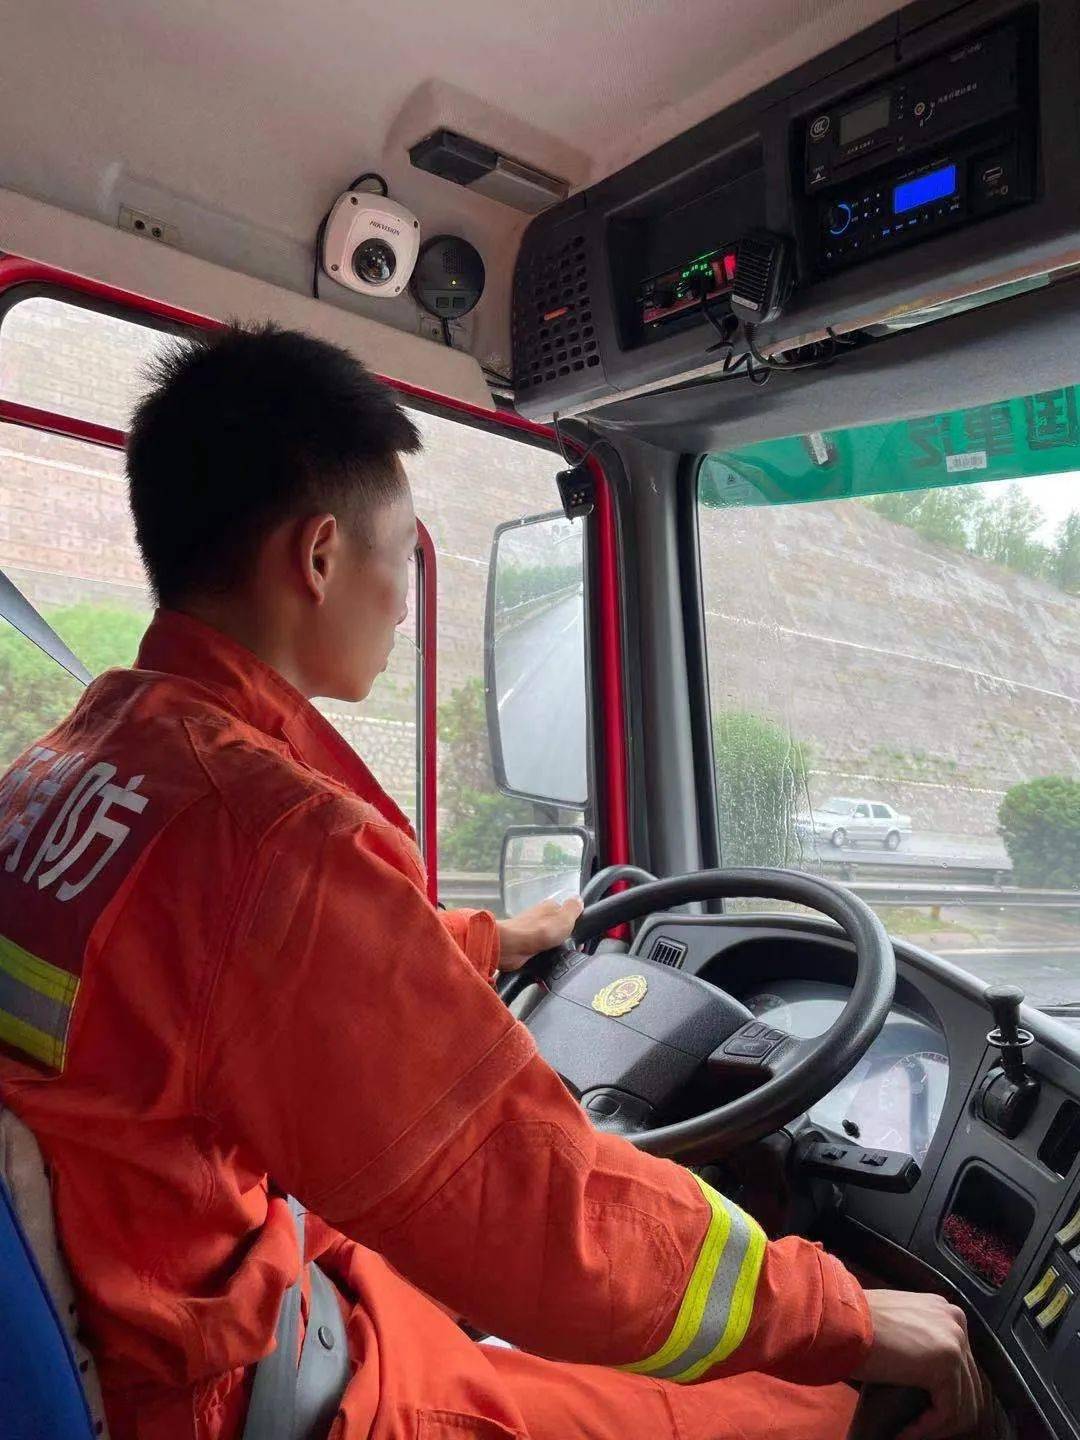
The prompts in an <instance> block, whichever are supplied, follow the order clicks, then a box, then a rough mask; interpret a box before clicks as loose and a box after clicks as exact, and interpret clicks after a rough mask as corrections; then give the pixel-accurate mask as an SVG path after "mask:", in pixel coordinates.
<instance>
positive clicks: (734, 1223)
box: [620, 1175, 765, 1384]
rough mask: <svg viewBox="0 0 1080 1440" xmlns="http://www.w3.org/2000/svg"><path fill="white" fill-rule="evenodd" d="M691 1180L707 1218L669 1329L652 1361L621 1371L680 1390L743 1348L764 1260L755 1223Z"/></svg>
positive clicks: (707, 1187)
mask: <svg viewBox="0 0 1080 1440" xmlns="http://www.w3.org/2000/svg"><path fill="white" fill-rule="evenodd" d="M694 1179H695V1180H696V1181H697V1183H698V1185H699V1186H700V1187H701V1191H702V1194H703V1195H704V1196H705V1199H706V1200H707V1201H708V1202H709V1209H710V1211H711V1212H712V1214H711V1218H710V1221H709V1228H708V1230H707V1232H706V1234H705V1239H704V1241H703V1243H702V1246H701V1252H700V1254H699V1255H698V1258H697V1264H696V1265H695V1266H694V1271H693V1274H692V1275H691V1276H690V1283H689V1285H688V1286H687V1287H686V1294H685V1295H684V1296H683V1302H682V1305H681V1306H680V1307H679V1313H678V1315H677V1316H676V1318H675V1326H674V1329H673V1330H672V1332H671V1334H670V1335H669V1336H668V1339H667V1341H666V1343H665V1344H664V1345H663V1346H662V1347H661V1348H660V1349H659V1350H657V1351H656V1353H655V1354H654V1355H650V1356H649V1357H648V1358H647V1359H645V1360H638V1361H635V1362H634V1363H633V1364H632V1365H623V1366H621V1367H620V1368H621V1369H623V1370H630V1371H633V1372H634V1373H635V1374H637V1375H651V1376H653V1378H654V1379H657V1380H675V1381H678V1382H680V1383H682V1384H686V1383H688V1382H689V1381H691V1380H697V1379H698V1378H699V1376H701V1375H704V1374H705V1372H706V1371H707V1370H710V1369H711V1368H712V1367H713V1366H714V1365H719V1364H720V1362H721V1361H722V1360H726V1359H727V1358H728V1356H729V1355H731V1354H732V1353H733V1352H734V1351H735V1350H737V1349H738V1348H739V1346H740V1345H741V1344H742V1341H743V1338H744V1337H745V1335H746V1331H747V1327H748V1326H749V1324H750V1317H751V1315H752V1314H753V1311H754V1296H755V1294H756V1292H757V1282H758V1275H759V1273H760V1271H761V1262H762V1259H763V1258H764V1255H765V1234H764V1231H763V1230H762V1229H761V1226H760V1225H759V1224H758V1223H757V1221H756V1220H754V1219H753V1218H752V1217H751V1216H749V1215H747V1214H746V1213H745V1212H744V1211H742V1210H740V1209H739V1207H738V1206H737V1205H733V1204H732V1203H731V1202H730V1201H729V1200H725V1199H724V1198H723V1196H722V1195H718V1194H717V1192H716V1191H715V1190H714V1189H713V1188H712V1186H711V1185H707V1184H706V1183H705V1181H704V1180H702V1179H700V1178H699V1177H698V1176H697V1175H695V1176H694Z"/></svg>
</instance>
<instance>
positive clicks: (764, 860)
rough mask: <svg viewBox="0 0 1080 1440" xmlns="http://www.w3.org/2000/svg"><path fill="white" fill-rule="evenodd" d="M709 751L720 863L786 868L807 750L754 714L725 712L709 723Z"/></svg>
mask: <svg viewBox="0 0 1080 1440" xmlns="http://www.w3.org/2000/svg"><path fill="white" fill-rule="evenodd" d="M713 751H714V754H715V757H716V804H717V810H718V813H719V819H720V834H721V836H722V840H723V856H724V864H725V865H785V864H787V863H788V861H789V860H791V859H793V858H794V856H795V854H796V852H797V843H796V838H795V814H796V811H797V809H798V807H799V805H800V803H801V802H802V801H803V800H804V799H805V797H806V771H807V765H808V762H809V752H808V749H807V746H805V745H803V744H800V743H799V742H798V741H796V740H793V739H792V737H791V736H790V735H789V734H788V732H787V731H786V730H785V729H783V727H782V726H780V725H777V724H775V723H774V722H773V721H771V720H765V719H763V718H762V717H761V716H760V715H750V714H746V713H744V712H742V711H728V712H726V713H724V714H721V715H718V716H716V717H715V719H714V720H713Z"/></svg>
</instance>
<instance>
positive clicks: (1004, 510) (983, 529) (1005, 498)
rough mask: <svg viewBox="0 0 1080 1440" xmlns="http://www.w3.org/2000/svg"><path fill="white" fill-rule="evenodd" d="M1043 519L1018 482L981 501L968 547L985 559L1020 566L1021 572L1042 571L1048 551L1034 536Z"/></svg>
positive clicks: (1030, 573) (1044, 570)
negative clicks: (1002, 492) (1002, 491)
mask: <svg viewBox="0 0 1080 1440" xmlns="http://www.w3.org/2000/svg"><path fill="white" fill-rule="evenodd" d="M1044 523H1045V516H1044V515H1043V512H1042V511H1041V510H1040V509H1039V507H1038V506H1037V505H1036V504H1035V503H1034V502H1033V501H1032V500H1030V499H1029V498H1028V496H1027V495H1025V494H1024V492H1023V490H1021V489H1020V487H1019V486H1018V485H1010V486H1009V488H1008V489H1007V490H1006V491H1005V492H1004V494H1002V495H998V496H996V497H995V498H994V499H993V500H987V501H984V502H983V505H982V507H981V508H980V511H979V514H978V516H977V518H976V522H975V528H974V533H973V537H972V545H971V549H972V551H973V552H974V553H975V554H976V555H979V556H981V557H982V559H984V560H991V561H993V563H994V564H995V565H1004V566H1006V567H1007V568H1008V569H1010V570H1019V571H1020V573H1021V574H1023V575H1034V576H1040V575H1045V574H1046V573H1047V570H1048V568H1049V552H1048V550H1047V547H1046V546H1045V545H1043V544H1042V543H1041V541H1039V540H1038V539H1036V536H1037V534H1038V532H1039V530H1040V529H1041V528H1042V526H1043V524H1044Z"/></svg>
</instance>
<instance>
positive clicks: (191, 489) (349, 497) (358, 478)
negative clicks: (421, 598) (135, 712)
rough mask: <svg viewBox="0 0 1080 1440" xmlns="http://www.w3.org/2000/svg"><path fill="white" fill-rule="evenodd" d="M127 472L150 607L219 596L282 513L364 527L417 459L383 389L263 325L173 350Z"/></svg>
mask: <svg viewBox="0 0 1080 1440" xmlns="http://www.w3.org/2000/svg"><path fill="white" fill-rule="evenodd" d="M150 380H151V385H152V388H151V390H150V391H149V393H148V394H147V395H146V397H145V398H144V399H143V400H142V402H141V403H140V405H139V407H138V409H137V410H136V412H135V418H134V420H133V422H132V426H131V431H130V433H129V436H128V444H127V472H128V481H129V487H130V497H131V509H132V513H133V515H134V517H135V534H136V537H137V539H138V542H139V549H140V550H141V551H142V557H143V561H144V563H145V565H146V570H147V573H148V575H149V578H150V584H151V586H152V588H153V591H154V595H155V597H156V598H157V600H158V603H159V604H162V605H176V604H179V603H182V602H183V601H184V600H186V599H190V598H191V597H192V596H195V595H201V594H206V593H211V592H215V591H217V592H220V591H227V590H229V589H230V588H232V587H233V586H235V585H236V583H237V581H238V580H241V579H243V577H244V576H245V575H246V574H247V573H248V571H249V568H250V565H251V562H252V560H253V559H254V556H255V553H256V550H257V547H258V545H259V543H260V541H261V540H262V539H263V538H264V537H265V536H266V535H267V534H268V533H269V532H270V530H272V529H273V528H274V527H275V526H276V525H278V524H279V523H280V522H281V521H283V520H286V519H288V518H289V517H290V516H291V515H297V516H303V515H306V514H318V513H319V512H320V511H323V510H325V511H328V512H330V513H334V514H338V515H340V516H342V517H343V518H350V519H355V520H356V522H357V523H358V524H359V525H361V526H362V525H363V523H364V519H365V517H366V515H368V514H370V512H371V510H373V509H374V508H375V507H377V506H378V505H380V504H382V503H384V502H385V501H387V500H390V499H393V498H394V496H395V495H397V494H398V493H400V490H401V487H402V484H403V481H402V478H401V472H400V468H399V467H398V466H397V465H396V464H395V457H396V456H397V455H399V454H400V453H402V452H404V453H407V454H413V453H414V452H415V451H417V450H418V449H419V448H420V436H419V434H418V433H417V429H416V426H415V425H414V424H413V422H412V421H411V420H410V419H409V417H408V416H407V415H406V414H405V412H404V411H403V410H402V408H401V406H400V405H399V404H398V403H397V401H396V399H395V398H394V395H393V393H392V391H391V390H390V389H389V388H388V387H387V386H386V385H384V384H382V383H381V382H380V381H379V380H376V379H375V377H374V376H373V375H372V374H371V372H370V371H369V370H368V369H367V368H366V367H365V366H364V365H362V364H361V363H360V361H359V360H357V359H356V358H355V357H354V356H352V355H350V354H349V353H348V351H347V350H343V349H341V348H340V347H339V346H337V345H331V344H328V343H327V342H326V341H325V340H317V339H316V338H315V337H314V336H312V335H305V334H302V333H301V332H300V331H298V330H280V329H278V328H277V327H276V326H274V325H269V324H268V325H259V326H253V327H245V326H240V325H232V326H229V327H228V328H226V329H224V330H217V331H206V332H203V333H200V334H199V335H197V336H195V337H193V338H191V339H184V340H181V341H178V342H177V343H176V345H174V346H171V347H170V348H169V349H168V351H167V352H166V353H165V355H164V356H163V357H162V358H161V359H159V360H157V361H156V362H155V363H154V365H153V367H152V370H151V373H150Z"/></svg>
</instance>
